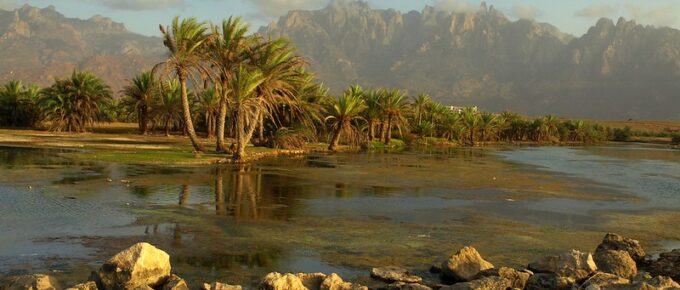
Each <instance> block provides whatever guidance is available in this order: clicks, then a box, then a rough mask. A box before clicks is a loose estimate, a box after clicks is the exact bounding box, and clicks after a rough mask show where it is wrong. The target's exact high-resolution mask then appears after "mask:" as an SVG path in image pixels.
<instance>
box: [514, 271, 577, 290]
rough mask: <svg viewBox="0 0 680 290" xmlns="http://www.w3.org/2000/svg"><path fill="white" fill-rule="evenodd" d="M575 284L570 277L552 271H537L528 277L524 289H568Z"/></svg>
mask: <svg viewBox="0 0 680 290" xmlns="http://www.w3.org/2000/svg"><path fill="white" fill-rule="evenodd" d="M574 284H576V280H574V278H571V277H560V276H558V275H556V274H554V273H538V274H535V275H533V276H531V277H530V278H529V280H528V281H527V284H526V286H525V287H524V289H525V290H570V289H571V288H572V286H574Z"/></svg>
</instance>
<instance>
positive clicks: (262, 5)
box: [246, 0, 329, 19]
mask: <svg viewBox="0 0 680 290" xmlns="http://www.w3.org/2000/svg"><path fill="white" fill-rule="evenodd" d="M246 1H247V2H250V3H252V4H253V5H254V6H255V8H256V9H257V13H258V14H256V15H254V16H256V17H258V18H261V19H265V18H270V17H275V16H281V15H283V14H286V13H287V12H288V11H290V10H294V9H310V8H316V7H319V6H323V5H326V4H328V2H329V1H328V0H246Z"/></svg>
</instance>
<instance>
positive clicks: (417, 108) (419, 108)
mask: <svg viewBox="0 0 680 290" xmlns="http://www.w3.org/2000/svg"><path fill="white" fill-rule="evenodd" d="M431 102H432V99H431V98H430V96H429V95H427V94H419V95H418V96H417V97H416V98H415V100H414V101H413V114H414V117H415V121H416V125H418V126H420V123H422V122H423V115H424V114H425V111H426V110H427V107H428V106H429V104H430V103H431Z"/></svg>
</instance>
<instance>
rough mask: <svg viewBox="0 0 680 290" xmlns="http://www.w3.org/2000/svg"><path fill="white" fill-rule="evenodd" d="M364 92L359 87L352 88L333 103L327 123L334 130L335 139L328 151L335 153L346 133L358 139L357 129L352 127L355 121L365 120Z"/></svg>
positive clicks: (332, 139)
mask: <svg viewBox="0 0 680 290" xmlns="http://www.w3.org/2000/svg"><path fill="white" fill-rule="evenodd" d="M361 96H362V92H361V90H358V87H352V88H350V89H348V90H347V91H345V94H344V95H343V96H342V97H339V98H337V99H335V100H333V102H332V103H331V105H330V107H329V109H328V117H326V120H327V121H330V122H331V123H330V127H331V129H332V130H333V137H332V138H331V143H330V145H329V146H328V150H329V151H332V152H335V151H336V150H337V148H338V144H339V143H340V135H341V134H342V133H343V132H345V135H347V136H348V137H349V138H350V139H355V138H357V137H356V136H357V135H358V134H356V132H357V130H356V127H354V126H353V125H352V122H354V121H355V120H360V119H363V118H362V117H361V112H363V111H364V110H365V109H366V105H365V104H364V100H363V99H362V97H361Z"/></svg>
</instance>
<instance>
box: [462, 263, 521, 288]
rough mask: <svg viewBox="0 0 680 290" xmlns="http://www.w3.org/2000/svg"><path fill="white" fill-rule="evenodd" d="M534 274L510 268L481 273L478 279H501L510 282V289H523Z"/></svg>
mask: <svg viewBox="0 0 680 290" xmlns="http://www.w3.org/2000/svg"><path fill="white" fill-rule="evenodd" d="M531 275H533V273H532V272H531V271H529V270H516V269H513V268H508V267H500V268H493V269H488V270H484V271H481V272H479V274H478V275H477V277H476V278H477V279H482V278H486V277H501V278H503V279H505V280H506V281H509V282H510V286H508V287H510V288H519V289H523V288H524V286H525V285H526V283H527V281H528V280H529V278H530V277H531Z"/></svg>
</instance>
